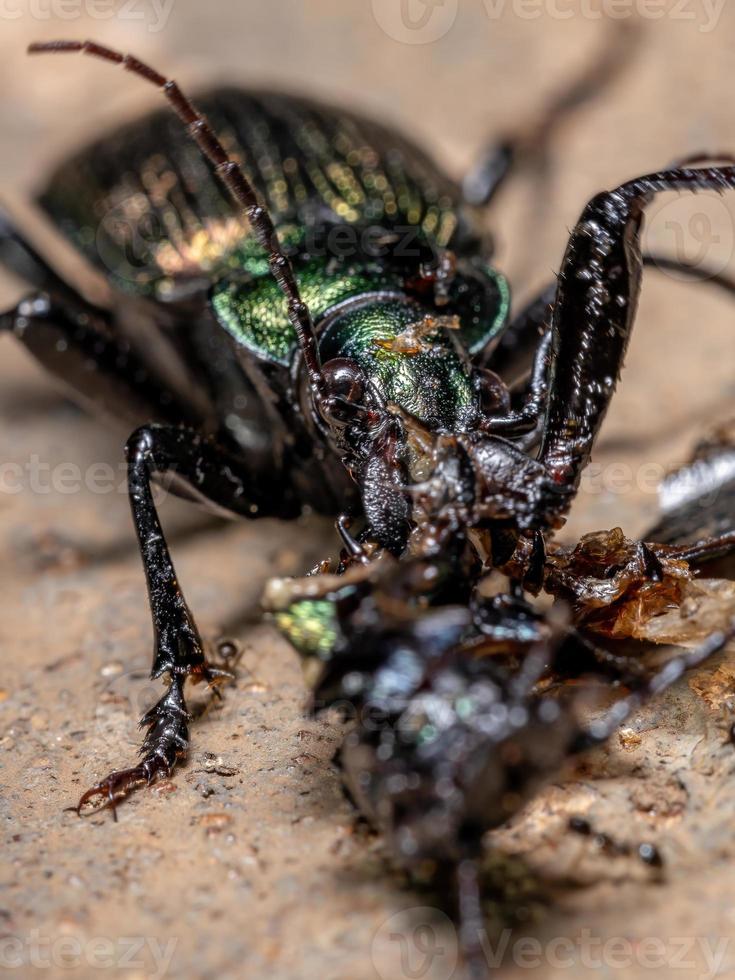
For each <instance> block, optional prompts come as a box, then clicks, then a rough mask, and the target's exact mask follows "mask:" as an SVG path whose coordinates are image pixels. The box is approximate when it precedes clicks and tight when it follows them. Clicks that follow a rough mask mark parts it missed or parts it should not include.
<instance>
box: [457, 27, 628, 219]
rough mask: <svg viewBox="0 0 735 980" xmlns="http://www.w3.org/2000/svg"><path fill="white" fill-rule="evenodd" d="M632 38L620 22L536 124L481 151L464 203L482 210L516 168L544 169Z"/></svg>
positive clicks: (623, 59)
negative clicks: (556, 140) (555, 143)
mask: <svg viewBox="0 0 735 980" xmlns="http://www.w3.org/2000/svg"><path fill="white" fill-rule="evenodd" d="M635 37H636V32H635V28H633V29H632V30H631V29H630V28H629V27H628V26H627V25H625V24H623V23H622V22H621V23H619V25H618V28H617V30H616V31H615V33H614V34H613V35H612V38H611V39H608V40H607V41H606V43H605V47H604V49H603V51H602V52H601V54H600V55H598V56H597V57H596V58H595V60H594V61H593V62H591V63H590V64H589V65H587V66H586V68H585V69H584V70H583V72H582V73H581V74H580V75H579V77H578V78H576V79H574V80H573V81H572V83H571V84H569V85H568V86H566V87H565V88H564V89H562V90H561V91H560V92H558V93H557V94H556V96H555V97H554V98H553V99H552V100H551V102H550V103H549V104H548V105H547V106H546V108H545V109H544V111H543V112H542V113H541V115H540V116H539V118H538V119H537V120H535V121H534V122H532V123H531V125H529V126H527V127H525V128H523V129H521V130H520V131H517V132H515V133H512V134H510V135H509V136H507V137H506V138H504V139H500V140H496V141H494V142H493V143H492V144H491V145H490V146H489V147H488V148H487V149H486V150H485V151H484V152H482V153H481V154H480V157H479V159H478V161H477V163H476V164H475V166H474V167H473V168H472V170H471V171H470V173H469V174H468V175H467V176H466V177H465V179H464V182H463V184H462V191H463V195H464V199H465V201H466V202H467V203H468V204H471V205H474V206H477V207H484V206H487V205H488V204H490V202H491V201H492V200H493V199H494V197H495V195H496V193H497V192H498V190H499V189H500V188H501V187H502V185H503V184H504V183H505V180H506V178H507V177H508V176H509V175H510V174H511V173H512V172H513V170H515V169H516V168H517V167H519V166H522V165H524V164H531V165H535V166H536V167H537V168H539V169H546V162H547V157H548V152H549V144H550V141H551V139H552V138H553V137H554V136H555V135H556V133H557V132H558V130H559V129H560V128H561V127H562V126H563V125H564V123H565V122H567V120H568V119H569V118H570V117H571V116H572V115H573V114H574V113H575V111H576V110H577V109H579V108H580V107H581V106H583V105H584V104H585V103H587V102H589V101H591V100H592V99H594V98H596V97H597V96H598V95H599V94H600V93H601V92H602V91H603V90H604V89H605V88H606V87H607V86H608V85H609V84H610V83H611V82H612V81H613V80H614V79H615V78H616V77H617V76H618V75H619V74H620V72H621V70H622V69H623V68H624V67H625V66H626V65H627V63H628V61H629V58H630V56H631V53H632V52H633V50H634V48H635V45H634V43H632V42H634V41H635Z"/></svg>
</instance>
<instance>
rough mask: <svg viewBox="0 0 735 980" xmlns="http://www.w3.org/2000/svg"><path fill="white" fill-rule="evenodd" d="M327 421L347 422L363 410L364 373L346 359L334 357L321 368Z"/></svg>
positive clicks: (351, 361) (357, 365)
mask: <svg viewBox="0 0 735 980" xmlns="http://www.w3.org/2000/svg"><path fill="white" fill-rule="evenodd" d="M322 378H323V381H324V396H325V397H324V402H323V404H324V410H325V412H326V414H327V421H330V420H334V421H337V422H349V421H351V420H352V419H354V417H355V415H356V414H357V412H358V411H359V410H360V409H361V408H363V407H364V406H363V399H364V397H365V387H366V380H367V379H366V378H365V372H364V371H363V370H362V368H361V367H360V365H359V364H357V362H356V361H353V360H350V358H348V357H335V358H332V360H331V361H327V362H326V363H325V364H324V365H323V366H322Z"/></svg>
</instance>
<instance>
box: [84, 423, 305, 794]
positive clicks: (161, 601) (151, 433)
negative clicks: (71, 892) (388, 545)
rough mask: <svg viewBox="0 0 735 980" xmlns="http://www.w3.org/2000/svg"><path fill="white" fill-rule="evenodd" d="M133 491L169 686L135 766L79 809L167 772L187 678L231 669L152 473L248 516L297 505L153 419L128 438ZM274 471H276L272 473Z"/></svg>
mask: <svg viewBox="0 0 735 980" xmlns="http://www.w3.org/2000/svg"><path fill="white" fill-rule="evenodd" d="M126 454H127V459H128V492H129V494H130V504H131V509H132V513H133V522H134V524H135V530H136V533H137V536H138V543H139V545H140V552H141V557H142V559H143V567H144V571H145V575H146V582H147V585H148V597H149V602H150V608H151V617H152V620H153V636H154V656H153V667H152V669H151V677H152V678H156V677H160V676H161V675H162V674H168V675H169V678H170V681H169V687H168V689H167V691H166V693H165V694H164V695H163V697H162V698H161V700H160V701H159V702H158V703H157V704H156V705H154V707H153V708H151V710H150V711H148V712H147V713H146V714H145V715H144V716H143V718H142V719H141V726H142V727H147V729H148V731H147V734H146V737H145V740H144V742H143V746H142V748H141V756H142V759H141V761H140V762H139V764H138V765H136V766H133V767H132V768H129V769H123V770H120V771H116V772H113V773H111V774H110V775H109V776H107V778H106V779H103V780H102V781H101V782H100V783H98V784H97V785H96V786H94V787H92V789H90V790H88V791H87V792H86V793H85V794H84V795H83V796H82V798H81V799H80V801H79V807H78V809H81V807H82V806H83V805H84V804H85V803H86V802H87V801H88V800H90V799H92V798H93V797H95V796H103V797H105V798H106V800H107V804H106V805H111V806H113V808H114V804H115V803H116V802H117V801H119V800H120V799H122V798H124V797H125V796H126V795H127V794H128V793H129V792H130V790H131V789H133V788H134V787H135V786H137V785H140V784H142V783H147V784H150V783H152V782H154V781H155V780H156V779H157V778H158V777H159V776H161V775H166V776H168V775H170V773H171V772H172V770H173V768H174V766H175V765H176V762H177V760H178V759H180V758H181V757H182V756H184V755H185V754H186V750H187V747H188V743H189V732H188V721H189V715H188V712H187V710H186V703H185V700H184V693H183V684H184V680H185V679H186V678H187V677H191V678H192V679H194V680H195V681H199V680H205V681H207V682H210V683H211V682H213V681H217V680H218V679H219V678H222V677H223V676H228V675H229V672H228V671H222V670H220V669H219V668H217V667H214V666H212V665H211V664H209V663H208V662H207V660H206V659H205V656H204V648H203V644H202V640H201V637H200V635H199V631H198V629H197V626H196V623H195V621H194V618H193V616H192V614H191V611H190V610H189V607H188V605H187V602H186V599H185V598H184V595H183V593H182V591H181V588H180V586H179V583H178V579H177V576H176V571H175V569H174V566H173V562H172V560H171V555H170V553H169V549H168V545H167V544H166V540H165V537H164V534H163V530H162V528H161V524H160V520H159V517H158V512H157V510H156V504H155V501H154V499H153V494H152V491H151V482H152V479H153V478H154V477H156V476H162V475H164V476H167V477H168V478H169V479H171V480H173V483H174V486H175V488H176V489H177V491H178V492H180V493H182V494H183V495H187V496H190V497H192V498H194V499H200V500H204V501H209V502H211V503H212V504H213V505H214V506H216V507H217V508H218V509H220V510H225V511H227V512H229V513H231V514H237V515H240V516H244V517H254V516H274V517H293V516H295V515H296V513H297V512H298V505H297V504H296V502H295V501H294V500H293V499H292V498H290V497H289V496H288V495H286V496H282V497H280V498H279V496H278V494H277V493H275V492H274V487H273V482H274V481H272V480H266V479H261V484H258V482H257V481H256V480H255V479H253V477H252V476H248V475H246V473H245V470H244V467H243V463H242V460H241V459H240V458H239V457H237V456H235V455H233V454H232V453H231V452H230V451H228V450H227V449H226V448H224V447H223V446H221V445H220V444H218V443H217V442H215V441H214V440H213V439H211V438H208V437H204V436H202V435H200V434H199V433H198V432H196V431H194V430H191V429H186V428H177V427H175V426H169V425H149V426H145V427H143V428H141V429H139V430H138V431H137V432H134V433H133V435H132V436H131V437H130V439H129V441H128V444H127V447H126ZM271 476H272V474H271Z"/></svg>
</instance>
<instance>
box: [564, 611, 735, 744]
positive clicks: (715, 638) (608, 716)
mask: <svg viewBox="0 0 735 980" xmlns="http://www.w3.org/2000/svg"><path fill="white" fill-rule="evenodd" d="M734 636H735V619H733V620H731V621H730V626H729V628H728V629H726V630H722V631H718V632H716V633H712V635H711V636H709V637H707V639H706V640H705V641H704V642H703V643H702V644H700V645H699V646H698V647H696V648H695V649H694V650H687V651H686V652H685V653H682V654H680V655H679V656H676V657H673V658H672V659H671V660H669V661H667V662H666V663H665V664H664V666H663V667H662V668H661V669H660V670H658V671H657V672H656V673H655V674H653V676H652V677H649V678H647V679H645V680H644V681H642V682H640V684H635V685H631V686H633V687H634V689H633V690H632V691H631V693H630V694H629V695H628V696H627V697H624V698H622V699H621V700H620V701H618V702H617V703H616V704H614V705H613V706H612V708H610V709H609V710H608V711H606V712H605V714H603V715H602V716H601V717H600V718H597V719H596V720H595V721H593V722H591V723H590V724H589V725H587V726H586V727H580V730H579V731H578V732H577V734H576V735H575V737H574V739H573V745H572V748H571V751H572V752H581V751H583V750H584V749H588V748H592V747H593V746H595V745H600V744H601V743H603V742H606V741H607V739H608V738H610V736H611V735H612V734H613V732H614V731H615V730H616V729H618V728H619V727H620V726H621V725H622V724H623V722H624V721H625V720H626V718H629V717H630V715H631V714H633V712H634V711H637V710H638V708H640V707H641V706H642V705H643V704H645V702H646V701H648V700H649V699H650V698H652V697H653V696H654V695H656V694H660V693H661V692H662V691H665V690H666V689H667V688H668V687H671V685H672V684H674V683H675V682H676V681H678V680H679V678H680V677H682V676H683V675H684V673H685V672H686V671H687V670H691V669H692V668H693V667H699V665H700V664H703V663H704V662H705V661H707V660H709V659H710V657H713V656H714V655H715V654H717V653H719V652H720V651H721V650H722V649H723V648H724V647H725V646H726V645H727V644H728V643H729V642H730V641H731V640H732V639H733V637H734Z"/></svg>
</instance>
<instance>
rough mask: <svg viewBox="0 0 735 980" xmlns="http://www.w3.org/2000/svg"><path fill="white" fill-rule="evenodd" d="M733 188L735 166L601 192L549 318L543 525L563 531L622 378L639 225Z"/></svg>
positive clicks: (573, 245)
mask: <svg viewBox="0 0 735 980" xmlns="http://www.w3.org/2000/svg"><path fill="white" fill-rule="evenodd" d="M726 188H735V167H733V166H719V167H703V168H696V169H689V168H678V169H673V170H667V171H663V172H661V173H655V174H651V175H649V176H646V177H640V178H638V179H637V180H632V181H629V182H628V183H626V184H623V185H622V186H620V187H619V188H617V189H616V190H614V191H608V192H605V193H602V194H598V195H597V196H596V197H594V198H593V199H592V200H591V201H590V203H589V204H588V205H587V207H586V208H585V209H584V211H583V213H582V215H581V217H580V220H579V222H578V223H577V225H576V227H575V229H574V231H573V232H572V235H571V237H570V239H569V244H568V245H567V250H566V253H565V256H564V261H563V263H562V268H561V272H560V274H559V283H558V289H557V294H556V301H555V303H554V307H553V313H552V321H551V332H552V340H551V370H550V378H549V394H548V406H547V410H546V418H545V425H544V432H543V439H542V442H541V448H540V451H539V456H538V460H539V462H540V463H541V464H542V465H543V467H544V469H545V471H546V473H547V479H546V480H545V481H544V482H545V485H544V486H543V487H541V488H540V493H539V498H538V506H537V510H538V514H537V518H538V525H537V526H539V527H544V526H545V527H552V528H553V527H556V526H558V525H559V524H560V523H562V521H563V516H564V513H565V511H566V510H567V509H568V507H569V505H570V503H571V500H572V499H573V495H574V491H576V488H577V487H578V485H579V480H580V478H581V474H582V470H583V469H584V467H585V466H586V465H587V463H588V462H589V459H590V453H591V451H592V446H593V444H594V441H595V439H596V437H597V433H598V432H599V429H600V426H601V424H602V420H603V418H604V416H605V413H606V411H607V408H608V405H609V403H610V399H611V398H612V394H613V391H614V388H615V385H616V384H617V381H618V378H619V376H620V371H621V369H622V366H623V360H624V357H625V353H626V350H627V346H628V341H629V338H630V334H631V331H632V328H633V323H634V320H635V314H636V309H637V305H638V298H639V294H640V280H641V270H642V266H643V260H642V256H641V249H640V229H641V226H642V222H643V216H644V211H645V208H646V207H647V205H648V204H649V203H650V201H651V200H652V199H653V197H654V195H656V194H658V193H661V192H665V191H672V190H686V191H691V192H698V191H704V190H717V191H720V192H721V191H723V190H724V189H726Z"/></svg>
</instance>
